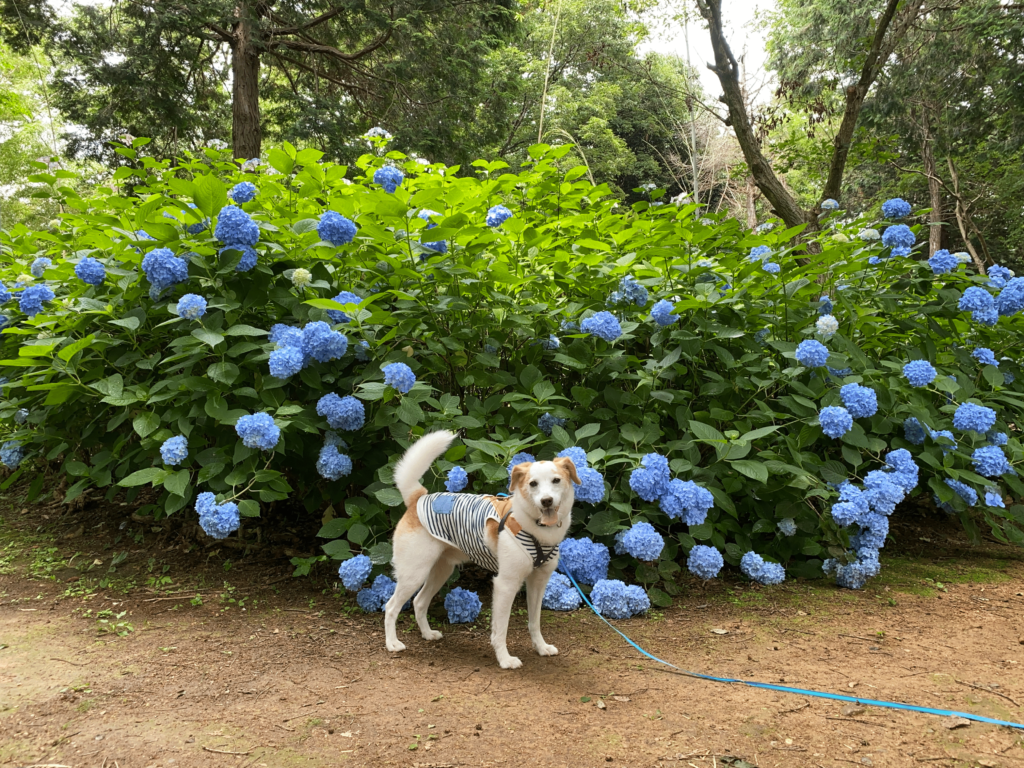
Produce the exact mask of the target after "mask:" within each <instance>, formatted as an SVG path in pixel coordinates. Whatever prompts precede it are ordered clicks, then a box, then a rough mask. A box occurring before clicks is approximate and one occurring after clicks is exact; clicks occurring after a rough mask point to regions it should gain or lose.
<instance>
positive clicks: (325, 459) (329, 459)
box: [316, 443, 352, 480]
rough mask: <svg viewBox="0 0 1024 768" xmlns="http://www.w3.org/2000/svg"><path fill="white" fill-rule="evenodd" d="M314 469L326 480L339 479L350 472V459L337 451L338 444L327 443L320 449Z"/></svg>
mask: <svg viewBox="0 0 1024 768" xmlns="http://www.w3.org/2000/svg"><path fill="white" fill-rule="evenodd" d="M316 471H317V472H318V473H319V474H320V477H322V478H325V479H327V480H340V479H341V478H343V477H348V476H349V475H350V474H352V459H350V458H349V457H348V456H346V455H345V454H344V453H342V452H341V451H339V450H338V446H336V445H331V444H329V443H328V444H326V445H324V446H323V447H322V448H321V449H320V456H319V457H318V458H317V460H316Z"/></svg>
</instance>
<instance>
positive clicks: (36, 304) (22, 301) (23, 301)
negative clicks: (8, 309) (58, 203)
mask: <svg viewBox="0 0 1024 768" xmlns="http://www.w3.org/2000/svg"><path fill="white" fill-rule="evenodd" d="M53 299H54V293H53V291H51V290H50V288H49V286H46V285H30V286H29V287H28V288H26V289H25V290H23V291H22V292H21V294H20V295H19V296H18V307H19V308H20V309H21V311H22V312H24V313H25V314H26V315H28V316H29V317H35V316H36V315H38V314H39V313H40V312H42V311H43V304H44V303H45V302H50V301H53Z"/></svg>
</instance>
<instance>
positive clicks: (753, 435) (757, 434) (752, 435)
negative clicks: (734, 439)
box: [740, 424, 781, 442]
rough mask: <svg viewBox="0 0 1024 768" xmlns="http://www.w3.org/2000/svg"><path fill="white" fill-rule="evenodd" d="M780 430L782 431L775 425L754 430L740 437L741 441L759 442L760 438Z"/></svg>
mask: <svg viewBox="0 0 1024 768" xmlns="http://www.w3.org/2000/svg"><path fill="white" fill-rule="evenodd" d="M779 429H781V427H779V426H777V425H774V424H773V425H772V426H770V427H761V428H760V429H754V430H751V431H750V432H747V433H746V434H743V435H740V440H746V441H747V442H750V441H751V440H757V439H758V438H761V437H765V436H766V435H770V434H771V433H772V432H775V431H777V430H779Z"/></svg>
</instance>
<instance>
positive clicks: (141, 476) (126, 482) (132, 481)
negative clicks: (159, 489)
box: [118, 467, 169, 488]
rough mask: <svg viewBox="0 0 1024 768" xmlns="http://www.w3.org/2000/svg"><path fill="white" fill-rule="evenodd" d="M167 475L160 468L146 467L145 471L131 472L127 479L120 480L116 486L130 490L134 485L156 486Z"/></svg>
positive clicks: (164, 470)
mask: <svg viewBox="0 0 1024 768" xmlns="http://www.w3.org/2000/svg"><path fill="white" fill-rule="evenodd" d="M168 474H169V473H168V472H167V470H166V469H163V468H161V467H147V468H146V469H140V470H138V471H136V472H132V473H131V474H130V475H128V477H126V478H124V479H123V480H121V481H120V482H119V483H118V485H120V486H121V487H122V488H132V487H134V486H136V485H145V484H146V483H152V484H153V485H158V484H160V483H162V482H163V481H164V478H166V477H167V475H168Z"/></svg>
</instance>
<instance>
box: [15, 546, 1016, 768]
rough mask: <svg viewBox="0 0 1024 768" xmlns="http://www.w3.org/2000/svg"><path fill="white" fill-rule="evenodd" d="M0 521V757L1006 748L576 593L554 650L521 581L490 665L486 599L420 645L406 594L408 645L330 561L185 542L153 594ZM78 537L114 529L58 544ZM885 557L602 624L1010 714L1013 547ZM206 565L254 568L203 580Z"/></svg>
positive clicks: (862, 691)
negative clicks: (720, 680)
mask: <svg viewBox="0 0 1024 768" xmlns="http://www.w3.org/2000/svg"><path fill="white" fill-rule="evenodd" d="M0 536H6V537H7V540H9V541H10V543H7V541H6V540H5V539H3V538H0V574H3V575H0V765H15V766H23V765H39V764H44V765H64V766H71V768H86V767H95V768H110V767H111V766H114V767H115V768H148V767H150V766H162V767H165V768H170V767H173V768H179V767H181V766H232V767H242V766H244V767H245V768H250V767H252V768H262V767H264V766H266V767H268V768H271V767H275V766H293V765H294V766H299V765H301V766H336V765H359V766H363V765H365V766H385V765H387V766H392V765H394V766H410V767H412V766H422V767H423V768H426V767H427V766H434V767H436V768H440V767H441V766H463V765H467V766H473V765H508V766H520V765H522V766H528V765H543V766H548V765H552V766H563V765H564V766H571V767H572V768H582V767H585V766H630V767H632V766H655V765H665V766H680V767H682V766H697V767H699V768H704V767H705V766H719V765H734V766H744V765H746V764H749V765H754V766H764V767H766V768H767V767H768V766H794V767H796V766H801V767H802V766H826V767H827V768H845V767H846V766H848V765H850V764H854V765H869V766H870V765H874V766H912V765H920V766H928V765H939V766H951V765H964V766H967V765H981V766H1007V767H1009V766H1024V738H1022V737H1024V732H1015V731H1011V730H1008V729H1003V728H999V727H995V726H988V725H982V724H976V723H974V724H971V725H967V726H961V727H957V728H952V729H951V728H949V726H950V725H951V724H950V723H948V722H946V721H944V720H942V719H941V718H938V717H932V716H927V715H922V714H913V713H903V712H894V711H890V710H881V709H874V708H867V709H865V710H863V711H860V710H853V711H851V710H850V709H845V708H844V705H842V704H840V703H831V702H828V701H825V700H821V699H809V698H805V697H801V696H797V695H792V694H783V693H776V692H773V691H766V690H756V689H751V688H746V687H741V686H734V685H723V684H716V683H709V682H704V681H699V680H694V679H690V678H684V677H678V676H675V675H672V674H669V673H666V672H664V671H662V670H659V669H657V666H658V665H656V664H653V663H649V662H646V661H644V660H643V659H642V658H641V657H640V656H639V655H638V654H636V653H635V652H633V651H631V649H629V647H628V646H627V645H625V643H624V642H623V641H621V640H620V639H618V638H617V636H615V635H614V634H613V633H612V632H611V631H610V630H608V629H607V628H606V627H604V626H603V625H601V624H600V623H599V621H598V620H597V619H596V618H595V617H593V616H592V615H589V614H588V613H585V612H583V611H577V612H575V613H571V614H558V613H552V612H545V615H544V626H545V634H546V637H547V639H548V641H549V642H552V643H553V644H555V645H556V646H558V647H559V648H560V649H561V654H560V655H559V656H557V657H552V658H540V657H538V656H536V655H534V654H533V653H532V651H530V649H529V637H528V634H527V632H526V626H525V625H526V618H525V615H519V611H520V610H521V609H522V608H524V607H525V606H523V605H520V604H517V605H516V609H515V611H514V616H513V620H512V625H513V628H512V629H511V630H510V648H513V649H515V650H514V651H513V652H518V653H519V654H520V655H521V656H522V658H523V660H524V663H525V664H524V667H523V669H521V670H517V671H503V670H501V669H499V668H498V667H497V665H496V664H495V661H494V656H493V653H492V652H491V650H490V647H489V645H488V636H487V628H486V622H484V623H483V624H482V625H480V626H476V627H467V626H458V627H448V626H440V628H441V629H442V631H444V632H445V638H444V639H443V640H442V641H440V642H439V643H434V644H428V643H426V642H425V641H423V640H422V639H421V638H420V637H419V634H418V632H417V631H415V630H414V629H413V627H412V620H411V617H410V618H406V617H403V619H402V620H401V622H400V626H401V627H402V635H403V636H402V639H403V641H404V642H405V643H406V644H407V645H408V647H409V649H408V650H407V651H406V652H405V653H402V654H398V655H390V654H388V653H387V652H386V651H385V650H384V641H383V631H382V617H381V616H380V615H379V614H377V615H369V616H367V615H363V614H361V613H359V612H357V611H356V610H354V609H353V601H352V600H351V599H350V598H349V597H346V596H344V595H343V594H339V593H337V592H335V591H333V590H332V589H331V588H325V586H326V585H327V584H328V583H329V582H328V581H326V580H325V581H323V582H320V581H317V580H296V582H297V583H293V582H292V581H291V580H286V581H281V582H280V583H278V584H273V583H271V584H267V582H274V581H277V580H278V579H280V578H281V576H280V574H281V571H279V570H274V571H272V572H269V571H268V570H267V567H266V566H260V565H259V564H256V563H253V564H248V565H246V564H239V565H236V566H232V568H231V570H230V571H229V572H225V571H224V568H223V563H222V562H221V561H220V560H219V559H218V560H217V561H216V562H213V561H212V560H208V561H207V562H206V563H205V564H203V563H197V562H195V557H194V556H191V557H193V561H192V562H193V568H192V572H191V573H190V574H189V576H190V578H191V581H190V583H191V584H195V585H198V586H197V587H196V589H189V590H188V591H183V590H182V592H183V593H182V594H169V595H168V594H164V591H166V584H164V585H162V586H163V587H164V590H163V591H161V590H160V589H148V590H147V589H146V588H145V587H142V586H139V585H138V584H136V585H135V586H134V587H132V583H134V582H138V581H142V580H143V576H145V575H146V574H147V573H149V572H150V571H152V572H153V573H155V574H159V573H160V571H161V569H160V568H159V567H155V566H154V563H155V561H156V560H157V558H156V557H155V556H154V554H157V555H158V554H159V553H154V552H153V551H147V550H138V551H136V552H129V558H128V560H129V561H132V560H134V561H135V562H136V563H137V567H136V571H137V572H138V573H137V576H135V577H131V578H130V577H129V576H127V575H124V576H119V577H118V578H124V579H126V580H127V583H124V582H118V581H116V580H113V581H111V582H110V583H109V584H108V586H107V587H106V588H100V587H99V586H96V585H95V584H94V583H93V584H92V585H90V582H89V581H88V579H87V578H86V577H82V578H79V577H78V574H77V572H76V571H73V570H70V569H68V568H67V567H66V562H67V557H68V555H67V553H61V552H57V551H56V550H54V548H52V547H47V546H46V545H45V543H40V540H34V541H33V540H31V539H16V537H14V534H13V533H12V532H11V528H10V527H7V528H6V529H5V528H3V527H2V526H0ZM5 545H6V546H7V549H6V550H4V549H2V547H4V546H5ZM78 546H79V548H82V547H84V546H86V545H84V544H82V543H79V544H78ZM51 550H53V551H51ZM5 553H6V558H5V557H4V554H5ZM93 556H95V559H94V560H93V562H95V561H96V560H99V561H101V562H105V560H109V559H110V558H111V552H110V551H107V552H106V553H105V554H104V553H103V552H102V551H96V552H92V553H88V552H83V553H82V554H80V555H78V558H76V561H73V562H72V565H73V566H74V564H75V562H79V563H80V562H82V561H83V560H84V561H88V558H89V557H93ZM995 556H996V557H999V556H1000V553H999V552H995ZM150 558H153V560H150ZM885 565H886V571H885V573H884V575H883V578H881V579H879V580H876V581H874V582H872V584H871V585H870V587H869V588H868V589H867V590H865V591H863V592H859V593H853V592H848V591H839V590H837V589H835V588H833V587H831V586H828V585H825V584H823V583H821V582H807V583H797V584H791V585H783V586H782V587H777V588H772V589H762V588H759V587H756V586H751V585H749V584H741V583H739V582H736V581H723V582H719V583H716V584H715V585H714V586H712V587H709V588H708V590H707V591H701V590H700V589H699V588H698V587H697V586H696V585H688V587H687V590H686V592H685V593H684V595H685V596H684V597H682V598H680V599H679V600H678V601H677V604H676V605H675V606H674V607H673V608H672V609H670V610H668V611H665V612H664V613H660V614H654V615H653V616H652V617H650V618H649V619H647V620H632V621H627V622H619V623H618V624H619V626H620V627H621V628H622V629H623V630H624V631H625V632H626V633H627V634H629V635H631V636H632V637H633V638H634V639H635V640H637V641H638V642H639V643H641V645H643V646H644V647H646V648H647V649H648V650H650V651H651V652H652V653H654V654H655V655H657V656H660V657H661V658H664V659H667V660H670V661H672V662H673V663H675V664H677V665H678V666H680V667H683V668H685V669H690V670H695V671H700V672H707V673H711V674H716V675H723V676H735V677H743V678H747V679H755V680H760V681H764V682H784V683H785V684H786V685H793V686H797V687H805V688H816V689H819V690H824V691H832V692H838V693H844V694H852V695H855V696H863V697H865V698H876V699H887V700H893V701H903V702H908V703H914V704H918V705H923V706H931V707H938V708H945V709H957V710H963V711H969V712H973V713H978V714H983V715H987V716H990V717H995V718H1000V719H1004V720H1011V721H1015V722H1024V708H1022V707H1021V706H1020V704H1022V703H1024V671H1022V669H1021V668H1022V666H1024V645H1021V641H1022V640H1024V620H1022V618H1021V614H1022V609H1024V566H1022V565H1021V563H1020V562H1019V561H1007V560H995V559H993V551H992V550H990V551H989V552H988V558H987V559H982V560H964V559H959V560H951V559H946V560H943V561H941V562H939V561H935V560H934V559H921V558H914V557H910V556H903V557H898V558H895V559H892V558H890V559H888V560H887V561H886V563H885ZM156 566H159V563H156ZM175 567H176V568H181V566H180V565H176V566H175ZM118 573H119V574H125V568H124V566H122V567H121V569H120V570H119V571H118ZM171 573H173V571H171ZM32 575H34V576H35V578H32ZM216 576H220V579H219V581H221V582H223V580H224V578H230V580H231V582H232V583H234V584H237V585H242V584H248V585H251V584H256V583H258V584H260V585H261V586H259V587H255V586H254V587H247V589H249V590H250V591H245V590H243V589H242V588H237V589H236V588H233V587H219V588H213V587H204V586H203V583H204V582H205V583H207V584H214V583H217V580H216V579H215V577H216ZM53 578H57V579H58V580H52V579H53ZM64 578H70V579H71V581H69V582H64V581H62V580H61V579H64ZM148 578H150V580H151V581H152V579H153V578H154V577H152V576H150V577H148ZM168 578H170V577H168ZM181 581H184V579H181ZM153 583H154V584H155V582H153ZM118 588H121V589H127V590H128V591H127V594H121V593H120V592H118V591H117V589H118ZM179 589H180V588H179ZM171 591H172V592H174V591H178V590H175V589H173V588H172V589H171ZM197 591H198V593H199V594H200V595H201V598H200V599H195V595H196V594H197ZM485 593H486V590H482V591H481V594H482V595H484V594H485ZM194 603H195V604H194ZM199 603H201V604H199ZM485 605H486V600H485ZM104 611H107V612H109V613H101V612H104ZM435 611H437V607H436V606H435ZM441 613H442V612H438V613H437V614H436V615H437V616H438V617H440V616H441ZM522 614H525V611H522ZM97 616H99V617H100V618H97ZM101 621H105V622H106V624H101V623H100V622H101ZM434 623H435V626H439V625H440V618H437V619H435V622H434ZM129 624H130V626H131V629H130V630H129V627H128V625H129ZM100 628H105V629H112V630H113V632H107V633H106V634H98V630H99V629H100ZM118 631H120V632H122V633H123V634H124V636H123V637H122V636H119V635H118V634H116V632H118ZM733 757H735V758H738V760H732V759H731V758H733ZM742 761H746V763H744V762H742Z"/></svg>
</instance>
